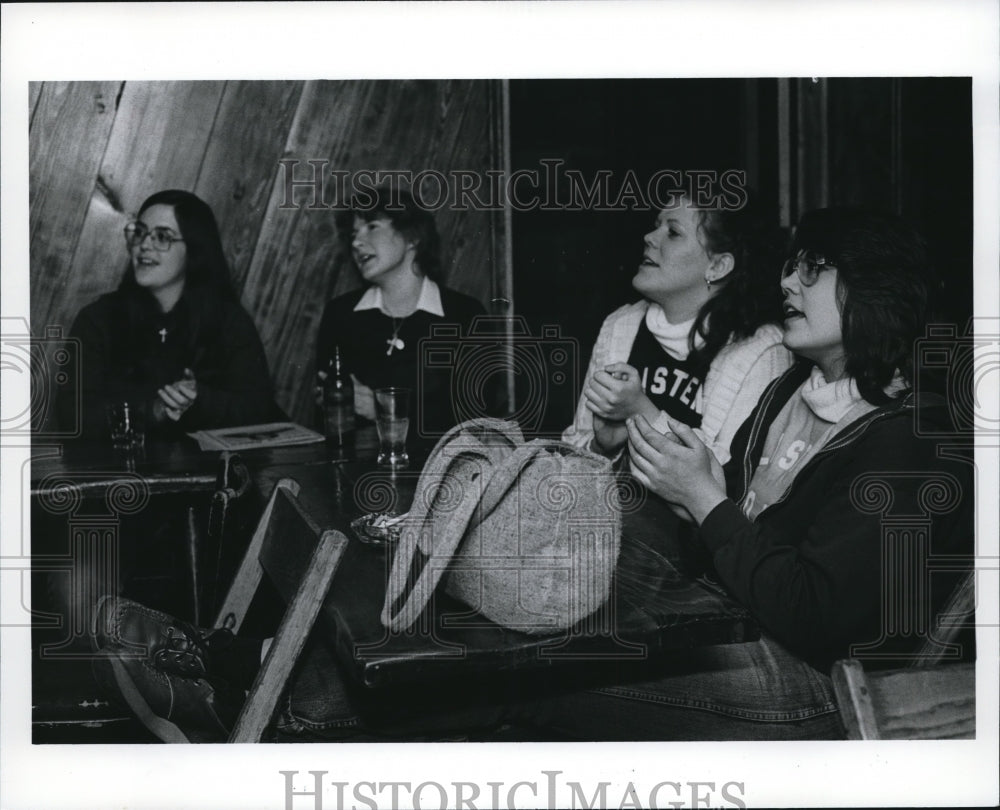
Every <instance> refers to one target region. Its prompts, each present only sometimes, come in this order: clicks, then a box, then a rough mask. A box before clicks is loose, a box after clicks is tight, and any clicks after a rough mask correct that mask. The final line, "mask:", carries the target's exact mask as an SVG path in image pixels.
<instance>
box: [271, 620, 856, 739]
mask: <svg viewBox="0 0 1000 810" xmlns="http://www.w3.org/2000/svg"><path fill="white" fill-rule="evenodd" d="M469 680H470V681H473V682H474V683H473V684H471V685H465V684H459V683H449V684H447V685H445V686H444V687H443V688H440V689H437V688H432V687H430V686H417V687H409V688H406V689H403V688H398V689H396V688H389V689H384V690H371V689H365V688H364V687H360V686H356V685H354V684H352V683H349V682H348V681H347V680H346V679H345V678H344V677H343V676H342V675H341V673H340V670H339V668H338V666H337V664H336V663H335V661H334V660H333V656H332V653H331V652H330V651H329V650H328V649H326V648H325V647H324V646H323V645H322V644H321V643H316V642H314V643H312V644H311V648H310V649H309V651H308V654H307V655H306V656H305V659H304V660H303V662H302V666H301V667H300V669H299V671H298V674H297V676H296V678H295V681H294V683H293V685H292V687H291V688H290V689H289V691H288V694H287V695H286V696H285V698H284V705H283V709H282V711H281V715H280V718H279V721H278V733H279V737H280V738H281V739H282V740H285V741H293V740H296V739H302V740H304V739H313V740H332V739H343V740H345V741H362V740H373V741H374V740H391V739H401V738H402V739H410V740H419V739H443V738H447V737H448V735H455V734H461V733H466V732H482V731H484V730H489V729H495V728H498V727H499V726H501V725H502V724H513V725H515V726H519V727H524V728H526V729H530V734H531V738H532V739H545V738H551V739H557V740H564V739H576V740H815V739H843V737H844V730H843V726H842V725H841V722H840V718H839V715H838V712H837V706H836V702H835V700H834V697H833V689H832V686H831V683H830V679H829V678H828V677H826V676H825V675H823V674H821V673H819V672H817V671H816V670H814V669H813V668H812V667H810V666H809V665H808V664H806V663H805V662H803V661H801V660H800V659H798V658H797V657H795V656H794V655H792V654H791V653H789V652H788V651H787V650H785V649H784V648H783V647H782V646H781V645H780V644H778V643H777V642H776V641H774V640H773V639H770V638H767V637H763V638H762V639H761V640H760V641H756V642H751V643H747V644H730V645H720V646H715V647H704V648H701V649H697V650H691V651H688V652H684V653H679V654H678V655H677V656H676V657H675V658H674V659H673V660H670V661H661V662H651V663H643V664H640V665H635V664H627V665H623V664H616V663H614V662H594V663H593V664H591V665H581V664H576V665H574V668H573V669H572V670H565V671H563V670H553V671H548V672H544V673H540V674H538V675H534V676H526V677H524V678H520V679H517V680H516V681H515V680H512V679H511V678H510V677H509V676H508V677H507V678H497V679H488V678H487V679H483V678H479V677H477V678H475V679H469ZM607 684H614V685H611V686H609V685H607Z"/></svg>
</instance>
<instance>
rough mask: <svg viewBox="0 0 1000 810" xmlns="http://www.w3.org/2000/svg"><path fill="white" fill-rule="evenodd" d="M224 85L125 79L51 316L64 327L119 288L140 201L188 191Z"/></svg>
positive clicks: (53, 303)
mask: <svg viewBox="0 0 1000 810" xmlns="http://www.w3.org/2000/svg"><path fill="white" fill-rule="evenodd" d="M222 88H223V83H222V82H128V83H127V84H126V85H125V88H124V91H123V93H122V97H121V101H120V103H119V105H118V114H117V116H115V122H114V126H113V127H112V129H111V136H110V138H109V139H108V145H107V149H106V151H105V153H104V159H103V160H102V162H101V166H100V170H99V173H98V176H97V179H96V183H94V184H93V192H92V194H91V197H90V202H89V205H88V208H87V214H86V219H85V220H84V223H83V227H82V232H81V234H80V241H79V243H78V244H77V249H76V252H75V254H74V255H73V261H72V267H71V269H70V272H69V274H68V276H67V277H66V278H65V280H64V282H63V288H62V291H61V294H60V295H57V296H56V298H55V300H54V301H53V302H52V307H51V308H50V311H49V317H50V319H61V321H60V320H55V321H53V322H65V323H68V322H69V321H70V320H71V319H72V318H73V316H74V314H75V313H76V312H77V311H78V310H79V309H80V308H81V307H82V306H83V305H84V304H86V303H88V302H89V301H92V300H93V299H94V298H96V297H97V296H98V295H100V294H101V293H104V292H107V291H109V290H111V289H114V287H115V286H116V285H117V283H118V281H119V279H120V277H121V273H122V269H123V267H124V263H125V259H126V255H125V247H124V241H123V240H122V238H121V235H120V234H121V229H122V227H123V226H124V225H125V223H126V222H127V221H128V219H129V217H130V216H132V215H133V214H134V213H135V212H136V210H137V209H138V207H139V205H141V203H142V201H143V200H144V199H145V198H146V197H147V196H149V195H150V194H152V193H153V192H155V191H159V190H161V189H165V188H192V187H193V186H194V183H195V180H196V178H197V176H198V170H199V166H200V164H201V159H202V157H203V156H204V154H205V149H206V146H207V144H208V138H209V135H210V133H211V129H212V121H213V120H214V117H215V111H216V109H217V108H218V106H219V97H220V95H221V93H222Z"/></svg>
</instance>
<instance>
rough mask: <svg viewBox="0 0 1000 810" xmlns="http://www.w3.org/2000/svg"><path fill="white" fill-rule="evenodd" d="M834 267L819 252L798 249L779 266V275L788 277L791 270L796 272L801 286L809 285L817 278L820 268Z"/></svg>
mask: <svg viewBox="0 0 1000 810" xmlns="http://www.w3.org/2000/svg"><path fill="white" fill-rule="evenodd" d="M829 269H834V270H835V269H836V268H835V267H834V266H833V264H831V263H830V262H828V261H827V260H826V257H825V256H823V254H821V253H813V252H812V251H811V250H800V251H799V252H798V254H797V255H795V256H792V257H791V258H790V259H788V260H787V261H786V262H785V264H784V266H783V267H782V268H781V277H782V278H788V277H789V276H790V275H791V274H792V273H793V272H794V273H798V275H799V282H800V283H801V284H802V286H803V287H811V286H812V285H813V284H815V283H816V279H818V278H819V274H820V271H821V270H829Z"/></svg>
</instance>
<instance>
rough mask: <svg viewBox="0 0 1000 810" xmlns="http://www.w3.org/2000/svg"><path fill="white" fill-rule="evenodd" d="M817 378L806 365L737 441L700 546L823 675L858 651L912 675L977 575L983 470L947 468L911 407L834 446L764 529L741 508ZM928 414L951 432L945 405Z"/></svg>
mask: <svg viewBox="0 0 1000 810" xmlns="http://www.w3.org/2000/svg"><path fill="white" fill-rule="evenodd" d="M809 371H810V366H809V365H808V364H800V365H798V366H795V367H793V368H792V369H790V370H789V371H788V372H786V373H785V374H784V375H783V376H782V377H779V378H778V379H777V380H775V382H774V383H772V385H771V386H770V387H769V388H768V389H767V391H765V393H764V395H763V396H762V397H761V400H760V402H759V404H758V406H757V408H756V410H755V411H754V413H753V414H751V416H750V418H749V419H748V420H747V421H746V422H745V423H744V425H743V426H742V428H741V429H740V431H739V433H737V435H736V438H735V439H734V441H733V457H732V461H730V463H729V464H728V465H727V466H726V482H727V490H728V492H729V495H730V498H731V500H726V501H724V502H723V503H721V504H719V506H717V507H716V508H715V509H714V510H712V512H711V513H710V514H709V515H708V517H706V518H705V521H704V522H703V523H702V525H701V528H700V536H701V538H702V540H703V541H704V543H705V545H706V546H707V548H708V549H709V550H710V551H711V552H712V556H713V562H714V565H715V569H716V571H717V573H718V576H719V578H720V579H721V580H722V582H723V583H724V584H725V585H726V587H727V588H728V590H729V591H730V593H732V594H733V595H734V596H735V597H736V598H737V599H739V600H740V601H741V602H743V603H744V604H745V605H746V606H747V607H748V608H749V609H750V610H751V611H752V612H753V614H754V615H755V616H756V617H757V619H758V620H759V621H760V622H761V625H762V626H763V627H764V629H765V630H766V631H767V632H769V633H770V634H771V635H773V636H774V637H775V638H777V639H778V640H779V641H781V642H783V643H784V644H786V645H787V646H788V647H789V648H790V649H791V650H793V651H794V652H796V653H797V654H799V655H801V656H802V657H803V658H805V659H806V660H807V661H809V663H811V664H812V665H813V666H814V667H816V668H817V669H819V670H821V671H823V672H829V668H830V665H831V663H832V662H833V661H835V660H836V659H838V658H845V657H848V656H850V655H851V650H850V647H851V645H852V644H854V645H863V644H872V647H871V648H870V650H868V652H869V653H871V654H874V655H876V656H877V659H876V660H872V661H871V663H872V664H875V665H879V664H882V665H885V664H892V663H893V662H895V665H900V658H901V657H905V656H906V655H909V654H911V653H912V652H914V651H915V649H916V648H917V647H918V646H919V645H920V644H921V643H922V642H923V641H924V637H925V636H926V634H927V633H926V631H925V632H920V629H919V628H922V627H923V628H926V627H927V626H928V625H930V624H931V620H932V617H933V616H934V615H936V613H937V611H938V609H939V608H940V607H941V605H942V603H943V602H944V600H945V599H946V598H947V596H948V594H949V593H950V591H951V589H952V588H953V587H954V585H955V584H956V583H957V581H958V580H959V578H960V577H961V575H962V573H964V571H961V572H960V571H956V570H955V569H956V568H964V569H965V570H968V568H970V567H971V563H972V558H971V555H972V552H973V548H974V543H973V537H974V520H973V517H974V514H973V509H974V496H973V493H974V489H973V478H972V466H971V465H970V464H968V463H966V462H962V461H957V460H953V459H950V458H946V457H939V455H938V444H939V442H938V441H935V440H933V439H930V438H926V437H920V436H917V435H915V431H914V415H915V407H916V405H915V403H916V398H915V396H914V395H913V394H912V393H911V394H907V395H904V396H903V397H902V398H901V399H899V400H897V401H894V402H891V403H890V404H888V405H885V406H883V407H881V408H878V409H876V410H875V411H873V412H871V413H869V414H867V415H865V416H863V417H861V418H860V419H858V420H856V421H855V422H853V423H852V424H850V425H848V426H847V427H846V428H844V429H843V430H842V431H841V432H840V433H838V434H837V435H836V436H834V437H833V438H832V439H831V440H830V441H829V442H828V443H827V444H826V446H825V447H823V448H822V449H821V450H820V451H819V452H817V454H816V455H815V456H814V457H813V458H812V459H811V460H810V461H809V462H808V463H807V464H806V465H805V466H804V467H803V469H802V470H801V471H800V472H799V473H798V475H797V476H796V477H795V480H794V481H793V483H792V485H791V487H790V489H789V491H788V492H787V493H786V494H785V496H784V497H783V498H781V499H779V501H778V502H777V503H775V504H772V505H771V506H770V507H768V508H767V509H765V510H764V511H763V512H761V513H760V514H759V515H758V516H757V518H756V520H754V521H752V522H751V521H750V520H748V519H747V518H746V517H745V515H744V514H743V511H742V509H741V508H740V506H738V503H739V502H740V500H741V499H742V498H743V496H744V495H745V494H746V490H747V483H748V481H749V480H750V477H751V475H752V473H753V470H754V469H755V467H756V466H757V463H758V462H759V460H760V457H761V453H762V450H763V446H764V440H765V438H766V436H767V431H768V428H769V426H770V425H771V423H772V422H773V421H774V419H775V417H776V416H777V414H778V413H779V412H780V410H781V408H782V407H783V406H784V405H785V403H786V402H787V401H788V400H789V398H790V397H791V396H792V395H793V394H794V393H795V391H796V390H797V389H798V387H799V385H800V384H801V383H802V382H803V380H805V378H806V377H807V376H808V374H809ZM920 408H921V419H922V424H923V425H925V426H926V425H927V424H930V423H931V421H932V420H935V421H940V423H941V424H946V421H945V419H944V417H945V416H946V414H945V410H944V409H945V408H946V404H945V402H944V401H943V400H941V399H940V398H935V399H934V400H930V399H926V398H925V400H922V401H921V404H920ZM937 417H940V419H937ZM951 443H952V444H956V443H957V442H951ZM887 492H891V497H889V498H886V499H885V500H883V498H885V495H886V493H887ZM942 493H947V494H945V495H944V497H943V498H942V499H940V500H938V496H939V495H941V494H942ZM897 530H898V531H897ZM925 538H926V546H924V545H923V544H924V542H925ZM906 555H910V556H909V558H907V556H906ZM952 555H954V556H952ZM949 557H950V558H951V559H949ZM908 559H909V563H907V560H908ZM907 566H908V567H907ZM949 569H950V570H949ZM883 570H885V571H886V572H888V573H887V574H886V580H887V582H888V583H889V586H888V587H887V586H886V585H885V584H883ZM893 599H896V600H897V601H895V602H894V601H893ZM914 630H916V632H914ZM854 652H855V654H856V653H858V652H859V650H857V649H856V650H855V651H854ZM868 663H869V662H868V661H866V665H868Z"/></svg>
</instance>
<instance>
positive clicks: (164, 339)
mask: <svg viewBox="0 0 1000 810" xmlns="http://www.w3.org/2000/svg"><path fill="white" fill-rule="evenodd" d="M156 334H158V335H159V336H160V343H166V342H167V327H165V326H164V327H162V328H161V329H160V331H159V332H157V333H156Z"/></svg>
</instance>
